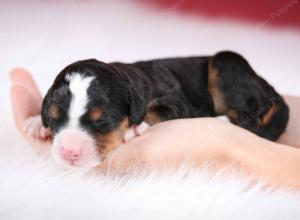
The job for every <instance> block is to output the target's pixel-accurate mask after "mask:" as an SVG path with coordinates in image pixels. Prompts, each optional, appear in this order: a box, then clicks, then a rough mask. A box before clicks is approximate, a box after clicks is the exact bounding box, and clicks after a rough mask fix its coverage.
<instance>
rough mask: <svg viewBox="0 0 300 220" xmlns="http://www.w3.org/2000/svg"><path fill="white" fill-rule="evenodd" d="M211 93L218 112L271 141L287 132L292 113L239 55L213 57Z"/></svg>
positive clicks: (210, 78)
mask: <svg viewBox="0 0 300 220" xmlns="http://www.w3.org/2000/svg"><path fill="white" fill-rule="evenodd" d="M208 90H209V92H210V94H211V96H212V98H213V103H214V109H215V111H216V112H217V113H218V114H225V115H227V116H228V117H229V118H230V121H231V122H233V123H234V124H237V125H239V126H241V127H243V128H246V129H248V130H250V131H252V132H254V133H256V134H258V135H259V136H262V137H265V138H267V139H270V140H276V139H277V138H278V137H279V136H280V135H281V134H282V133H283V131H284V130H285V128H286V125H287V122H288V117H289V110H288V107H287V105H286V104H285V102H284V100H283V98H282V97H281V96H280V95H279V94H278V93H277V92H276V91H275V90H274V89H273V87H272V86H270V85H269V84H268V83H267V82H266V81H265V80H264V79H262V78H261V77H259V76H258V75H256V73H255V72H254V70H253V69H252V68H251V67H250V65H249V64H248V62H247V61H246V60H245V59H244V58H243V57H241V56H240V55H238V54H235V53H232V52H221V53H218V54H216V55H215V56H214V57H212V58H211V60H210V62H209V69H208Z"/></svg>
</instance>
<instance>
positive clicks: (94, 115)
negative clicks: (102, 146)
mask: <svg viewBox="0 0 300 220" xmlns="http://www.w3.org/2000/svg"><path fill="white" fill-rule="evenodd" d="M101 116H102V110H101V109H100V108H99V107H93V108H92V109H91V110H90V112H89V117H90V119H91V120H92V121H98V120H99V119H100V118H101Z"/></svg>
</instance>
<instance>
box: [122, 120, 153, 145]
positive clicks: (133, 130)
mask: <svg viewBox="0 0 300 220" xmlns="http://www.w3.org/2000/svg"><path fill="white" fill-rule="evenodd" d="M148 127H149V125H148V124H147V123H146V122H142V123H141V124H139V125H133V126H131V127H130V128H129V129H128V130H127V132H126V133H125V136H124V141H125V143H127V142H128V141H129V140H131V139H132V138H134V137H136V136H139V135H141V134H142V133H143V132H144V131H145V130H146V129H147V128H148Z"/></svg>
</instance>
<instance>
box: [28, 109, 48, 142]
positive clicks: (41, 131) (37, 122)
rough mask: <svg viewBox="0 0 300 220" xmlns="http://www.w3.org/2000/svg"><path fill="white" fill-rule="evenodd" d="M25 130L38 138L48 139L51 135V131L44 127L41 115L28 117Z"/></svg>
mask: <svg viewBox="0 0 300 220" xmlns="http://www.w3.org/2000/svg"><path fill="white" fill-rule="evenodd" d="M23 132H24V133H25V134H27V135H29V136H31V137H33V138H37V139H47V138H50V137H51V131H50V130H49V129H47V128H44V127H43V125H42V119H41V116H40V115H37V116H33V117H30V118H28V119H26V121H25V123H24V126H23Z"/></svg>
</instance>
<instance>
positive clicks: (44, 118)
mask: <svg viewBox="0 0 300 220" xmlns="http://www.w3.org/2000/svg"><path fill="white" fill-rule="evenodd" d="M49 93H50V91H48V93H47V95H46V96H45V97H44V100H43V103H42V109H41V117H42V124H43V126H44V127H45V128H48V127H49V125H48V121H49V114H48V109H49V105H50V102H51V100H50V95H49Z"/></svg>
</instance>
